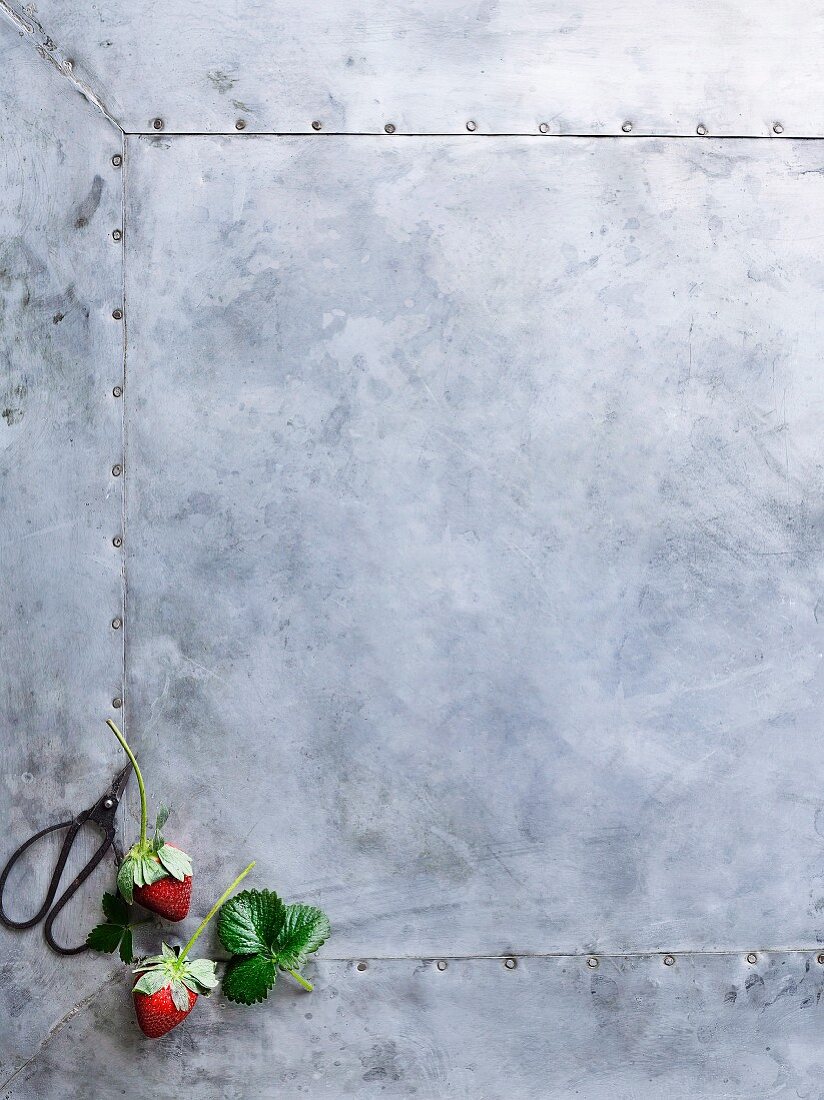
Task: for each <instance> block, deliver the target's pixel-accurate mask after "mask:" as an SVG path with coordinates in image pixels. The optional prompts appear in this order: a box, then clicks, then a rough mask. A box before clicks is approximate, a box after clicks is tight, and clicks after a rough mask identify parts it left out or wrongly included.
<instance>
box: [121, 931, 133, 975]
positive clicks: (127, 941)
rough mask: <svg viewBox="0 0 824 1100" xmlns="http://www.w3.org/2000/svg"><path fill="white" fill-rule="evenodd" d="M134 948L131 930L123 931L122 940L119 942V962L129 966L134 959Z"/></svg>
mask: <svg viewBox="0 0 824 1100" xmlns="http://www.w3.org/2000/svg"><path fill="white" fill-rule="evenodd" d="M133 950H134V948H133V946H132V930H131V928H124V929H123V939H122V940H121V941H120V958H121V961H122V962H124V963H125V964H126V966H128V965H129V963H130V962H131V961H132V958H133V957H134V956H133V954H132V952H133Z"/></svg>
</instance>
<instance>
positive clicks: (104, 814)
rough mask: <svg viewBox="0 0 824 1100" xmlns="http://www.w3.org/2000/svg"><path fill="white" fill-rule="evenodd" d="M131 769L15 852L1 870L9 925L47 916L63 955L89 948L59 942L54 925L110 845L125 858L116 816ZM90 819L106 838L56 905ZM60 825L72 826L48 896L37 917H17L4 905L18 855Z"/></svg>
mask: <svg viewBox="0 0 824 1100" xmlns="http://www.w3.org/2000/svg"><path fill="white" fill-rule="evenodd" d="M131 770H132V765H131V764H126V766H125V767H124V768H122V769H121V770H120V771H119V772H118V773H117V775H116V776H115V777H114V779H113V780H112V782H111V786H110V787H109V788H108V790H107V791H106V793H105V794H103V795H101V797H100V798H98V800H97V802H95V804H94V805H93V806H90V807H89V809H88V810H82V811H81V812H80V813H79V814H77V815H76V816H75V817H73V818H71V819H70V820H69V821H61V822H59V823H58V824H57V825H49V826H48V827H47V828H45V829H41V830H40V832H39V833H35V834H34V836H31V837H29V839H28V840H27V841H26V842H25V843H24V844H21V845H20V847H19V848H18V849H17V851H16V852H14V853H12V855H11V856H10V858H9V860H8V862H7V863H6V866H5V867H4V868H3V870H2V872H0V920H1V921H2V922H3V924H5V925H6V927H7V928H33V927H34V926H35V924H39V923H40V921H41V920H43V918H44V917H45V923H44V925H43V932H44V934H45V937H46V943H47V944H48V945H49V947H50V948H51V949H52V950H53V951H57V952H58V954H60V955H77V954H79V952H81V951H85V950H86V945H85V944H84V943H82V944H80V946H79V947H61V946H60V944H59V943H55V940H54V936H53V935H52V925H53V924H54V921H55V918H56V917H57V915H58V913H59V912H60V910H61V909H62V908H63V906H64V905H65V904H66V903H67V902H68V901H69V899H70V898H72V897H73V896H74V895H75V894H76V893H77V891H78V889H79V888H80V886H82V885H83V883H84V882H85V881H86V879H87V878H88V877H89V875H90V874H91V873H92V871H93V870H94V869H95V867H96V866H97V865H98V863H100V861H101V859H103V857H104V856H105V854H106V852H108V850H109V849H110V848H112V849H113V850H114V854H115V857H116V859H117V861H118V863H120V862H121V860H122V855H123V853H122V852H121V850H120V845H119V844H118V843H117V836H116V833H115V824H114V817H115V814H116V813H117V807H118V805H119V803H120V799H121V798H122V797H123V792H124V791H125V789H126V784H127V783H128V781H129V774H130V772H131ZM86 822H91V823H92V824H93V825H97V827H98V828H99V829H100V830H101V831H102V832H103V834H104V836H103V841H102V843H101V844H100V846H99V848H98V849H97V851H96V852H95V853H94V855H93V856H92V857H91V859H90V860H89V862H88V863H87V864H86V865H85V867H83V869H82V870H81V871H80V872H79V873H78V874H77V875H76V876H75V877H74V878H73V879H72V881H71V882H70V883H69V885H68V888H67V889H66V890H64V891H63V893H62V894H61V895H60V897H59V898H58V899H57V901H55V902H54V905H52V902H53V901H54V895H55V894H56V893H57V888H58V886H59V885H60V876H61V875H62V874H63V869H64V868H65V866H66V860H67V859H68V858H69V853H70V852H71V849H72V845H73V844H74V842H75V839H76V838H77V834H78V833H79V832H80V830H81V828H82V827H83V826H84V825H85V824H86ZM58 829H68V832H67V833H66V839H65V840H64V841H63V846H62V848H61V849H60V855H59V856H58V857H57V863H56V865H55V868H54V873H53V874H52V877H51V882H50V883H49V889H48V892H47V894H46V900H45V901H44V902H43V904H42V905H41V906H40V908H39V909H38V911H37V912H36V913H35V914H34V916H33V917H29V919H28V920H13V919H12V918H11V917H10V916H9V915H8V913H7V912H6V911H5V909H4V908H3V890H4V889H5V886H6V879H7V878H8V877H9V874H10V872H11V869H12V868H13V867H14V865H15V863H17V861H18V859H20V857H21V856H22V855H23V853H24V852H25V851H26V850H27V849H28V848H30V847H31V846H32V844H35V843H36V842H37V841H38V840H40V838H41V837H44V836H46V834H47V833H54V832H57V830H58Z"/></svg>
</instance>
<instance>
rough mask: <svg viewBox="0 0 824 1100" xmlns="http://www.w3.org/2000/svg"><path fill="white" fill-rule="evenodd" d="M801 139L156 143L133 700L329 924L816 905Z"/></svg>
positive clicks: (552, 943)
mask: <svg viewBox="0 0 824 1100" xmlns="http://www.w3.org/2000/svg"><path fill="white" fill-rule="evenodd" d="M776 148H777V147H776V146H775V145H772V144H768V143H763V142H755V141H754V142H750V143H747V144H742V143H740V142H733V143H720V142H717V143H713V144H708V143H700V142H677V141H676V142H673V141H660V140H650V141H649V142H648V143H647V144H646V145H645V147H644V149H643V153H642V155H639V154H640V153H641V150H640V147H639V146H638V145H637V143H633V142H627V141H617V142H604V141H598V140H594V139H593V140H572V139H570V140H566V139H564V140H562V141H557V142H544V141H540V140H538V139H527V138H523V139H490V140H489V141H486V142H484V143H482V144H480V145H475V146H473V145H470V144H469V143H467V142H466V141H464V140H462V139H443V138H439V139H416V140H414V141H411V140H410V141H407V142H403V143H396V144H392V145H390V144H387V143H386V142H383V141H382V140H381V139H379V138H360V139H350V138H328V139H324V140H319V139H314V138H304V137H294V138H265V137H261V138H251V139H247V138H236V137H234V138H223V137H159V138H153V137H152V138H133V139H130V140H129V142H128V147H127V157H128V162H129V164H128V177H127V178H128V187H127V191H128V203H127V215H126V217H127V225H128V247H127V253H126V256H127V260H126V266H127V300H128V312H129V330H128V331H129V337H128V346H129V362H130V363H131V364H132V368H131V370H130V381H129V398H128V403H127V410H128V411H127V418H128V424H129V436H128V461H129V470H130V474H129V482H128V484H129V492H128V500H129V508H128V521H127V522H128V529H129V546H130V551H129V593H130V596H129V599H130V606H131V612H130V622H129V634H128V646H129V668H128V676H129V691H130V700H131V703H130V705H131V712H130V713H131V722H132V726H131V728H132V730H133V732H134V735H135V738H136V739H137V740H138V742H139V744H141V745H142V746H143V747H144V752H145V751H146V750H147V749H148V751H149V752H151V754H152V760H153V763H154V765H155V767H156V768H158V769H159V770H160V771H165V770H166V769H169V782H170V783H172V784H173V786H174V788H175V791H174V793H175V796H176V799H177V801H178V802H179V803H180V804H181V805H185V804H186V803H191V801H192V799H193V798H194V799H195V801H196V802H200V801H201V800H202V801H203V804H204V807H205V806H206V805H208V804H209V803H210V802H211V803H213V806H212V807H210V809H209V810H208V814H209V820H211V815H212V814H214V815H215V820H217V821H219V835H220V837H221V839H222V840H223V841H224V843H225V844H226V847H227V850H228V851H230V852H231V853H233V858H234V862H235V863H238V864H239V865H242V863H243V862H244V861H245V860H246V857H247V856H248V857H249V858H252V857H256V858H257V859H258V860H259V861H260V862H259V872H258V874H259V877H260V879H261V881H264V880H265V881H273V882H274V881H277V882H278V883H279V884H280V885H281V886H282V888H283V889H284V890H286V891H287V893H289V894H290V895H294V896H304V895H305V896H307V897H311V898H313V899H314V900H317V901H319V902H320V903H321V904H322V905H323V906H324V907H326V908H328V909H329V910H330V912H332V913H333V914H334V921H335V926H336V948H337V950H338V951H340V952H342V953H344V954H349V953H351V954H355V955H358V954H370V953H377V954H397V953H398V952H401V953H403V954H409V955H433V954H442V953H446V954H465V953H492V954H499V953H506V952H508V951H533V952H534V951H538V952H540V951H547V950H549V951H580V950H588V949H591V948H596V947H597V948H600V949H609V950H612V951H625V950H629V951H632V950H639V949H661V950H666V949H674V948H725V947H732V948H737V947H746V946H748V945H750V946H756V947H759V946H792V945H800V944H806V943H815V942H816V941H817V938H818V937H819V936H820V935H822V933H824V923H822V917H821V910H820V898H821V896H822V879H821V864H820V861H821V845H822V838H821V835H820V834H819V830H821V829H822V828H824V826H823V825H822V821H823V820H824V811H822V798H821V794H820V782H819V777H820V774H821V767H822V764H824V759H822V757H824V746H823V745H822V742H821V738H820V712H821V704H822V689H821V685H822V678H821V675H822V653H821V641H822V639H821V627H820V626H819V624H818V622H817V610H816V609H817V606H818V601H819V597H820V594H821V589H820V584H821V576H820V564H821V559H820V538H821V533H820V518H819V516H818V505H817V504H816V501H818V500H819V499H820V495H821V490H822V468H821V451H820V443H819V438H820V436H819V424H820V421H821V416H822V411H824V379H822V375H821V371H820V369H819V361H820V353H821V347H820V340H819V339H818V337H817V335H816V328H815V317H816V313H817V311H818V309H819V308H820V307H819V302H820V297H821V291H822V284H824V270H823V269H822V268H821V266H820V264H819V263H818V262H817V261H816V260H815V259H814V254H815V250H816V247H817V245H816V236H815V234H816V232H817V227H818V225H819V224H820V222H821V218H822V215H824V191H822V187H821V175H820V174H819V173H818V168H819V167H820V165H821V154H820V151H819V148H818V146H817V145H810V144H809V143H804V142H800V143H789V142H785V143H782V145H781V147H780V149H781V155H780V156H777V152H776ZM181 751H183V752H184V753H185V755H186V756H187V758H188V759H192V760H194V761H196V762H197V768H196V777H195V779H194V783H195V784H196V786H195V788H193V787H192V782H193V780H192V778H191V777H190V776H189V775H188V774H187V773H186V772H180V771H178V772H177V773H175V772H174V771H173V770H172V768H173V761H174V759H175V757H176V755H177V754H178V753H180V752H181ZM193 790H194V792H195V793H192V792H193ZM209 792H211V793H209Z"/></svg>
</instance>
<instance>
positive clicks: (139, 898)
mask: <svg viewBox="0 0 824 1100" xmlns="http://www.w3.org/2000/svg"><path fill="white" fill-rule="evenodd" d="M166 847H167V848H173V847H174V846H173V845H172V844H167V845H166ZM174 850H175V851H177V850H178V849H176V848H175V849H174ZM152 858H153V859H154V861H155V863H159V862H160V861H159V859H158V857H157V856H154V857H152ZM134 900H135V902H136V904H137V905H142V906H143V908H144V909H151V911H152V912H153V913H157V914H159V915H160V916H161V917H165V919H166V920H170V921H178V920H183V919H184V918H185V917H187V916H188V915H189V903H190V902H191V900H192V876H191V875H186V876H185V877H184V879H183V881H182V882H179V881H178V880H177V879H176V878H172V877H171V876H170V875H167V876H166V877H165V878H159V879H158V880H157V882H153V883H151V885H149V886H135V888H134Z"/></svg>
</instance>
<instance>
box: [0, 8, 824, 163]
mask: <svg viewBox="0 0 824 1100" xmlns="http://www.w3.org/2000/svg"><path fill="white" fill-rule="evenodd" d="M2 3H3V0H0V4H2ZM123 133H124V134H125V135H126V137H158V136H159V134H158V132H157V131H156V130H126V129H123ZM163 137H164V138H167V137H232V138H238V139H242V140H248V139H249V138H256V137H295V138H298V137H299V138H316V139H320V140H323V138H332V137H369V138H380V139H381V140H382V141H395V140H397V139H400V138H462V139H463V140H464V141H478V140H481V139H483V138H487V139H488V138H513V137H517V138H534V139H535V140H540V141H549V140H552V139H553V138H554V139H556V140H561V141H565V140H570V139H572V140H575V139H578V140H586V141H659V140H664V141H701V142H708V141H775V142H779V141H824V134H787V133H781V134H775V133H772V132H770V133H768V134H696V133H688V134H676V133H669V132H664V133H660V134H649V133H646V134H637V133H620V132H619V133H617V134H604V133H599V134H594V133H587V132H586V131H574V132H570V133H563V134H543V133H540V132H538V131H536V130H489V131H487V132H485V133H480V132H479V131H477V130H475V131H474V132H471V133H470V132H466V131H464V130H427V131H418V130H416V131H412V130H408V131H405V132H402V133H399V132H398V131H397V130H395V131H393V133H391V134H386V133H384V132H383V129H381V130H324V131H321V132H319V133H318V132H315V131H312V130H309V131H307V130H249V129H248V128H247V129H245V130H243V131H242V132H238V131H236V130H235V129H231V130H167V129H165V128H164V130H163Z"/></svg>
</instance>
